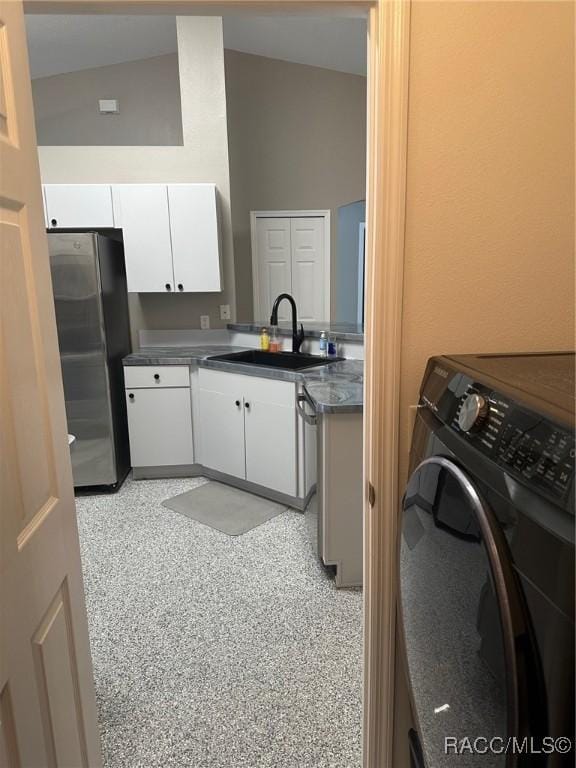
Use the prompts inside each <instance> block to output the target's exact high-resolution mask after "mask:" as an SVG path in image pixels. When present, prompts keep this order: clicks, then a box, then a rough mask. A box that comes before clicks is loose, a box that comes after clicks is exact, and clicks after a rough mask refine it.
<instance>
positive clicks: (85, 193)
mask: <svg viewBox="0 0 576 768" xmlns="http://www.w3.org/2000/svg"><path fill="white" fill-rule="evenodd" d="M44 196H45V199H46V215H47V219H48V226H49V227H50V228H51V229H56V228H57V229H76V228H77V229H111V228H112V227H114V212H113V208H112V189H111V187H110V185H109V184H45V185H44Z"/></svg>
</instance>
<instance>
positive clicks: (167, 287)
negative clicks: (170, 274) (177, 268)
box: [166, 283, 172, 291]
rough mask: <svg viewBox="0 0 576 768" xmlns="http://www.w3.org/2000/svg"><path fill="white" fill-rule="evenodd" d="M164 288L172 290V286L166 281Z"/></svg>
mask: <svg viewBox="0 0 576 768" xmlns="http://www.w3.org/2000/svg"><path fill="white" fill-rule="evenodd" d="M166 290H167V291H171V290H172V286H171V285H170V283H166Z"/></svg>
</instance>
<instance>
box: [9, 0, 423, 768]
mask: <svg viewBox="0 0 576 768" xmlns="http://www.w3.org/2000/svg"><path fill="white" fill-rule="evenodd" d="M24 5H25V10H26V12H27V13H64V14H70V13H97V12H100V13H106V12H108V13H111V12H112V13H113V12H117V13H125V14H128V13H156V14H166V13H169V14H173V15H185V14H186V12H188V13H189V14H194V13H196V15H215V16H222V15H223V14H225V13H226V12H227V11H230V9H232V8H233V9H234V12H235V13H259V12H260V11H262V10H265V11H266V12H267V13H274V12H277V13H287V12H292V13H306V12H311V13H313V14H318V13H326V14H327V15H336V14H342V15H350V12H351V11H352V13H358V12H361V13H366V12H367V14H368V82H367V109H368V115H367V168H366V177H367V178H366V181H367V189H366V192H367V194H366V292H365V301H366V304H365V339H364V346H365V368H364V521H365V523H364V638H365V639H364V718H363V747H364V748H363V765H364V768H385V767H387V766H390V765H393V746H394V745H393V735H394V709H395V707H394V672H395V637H396V601H397V588H398V584H397V578H396V570H397V552H396V540H397V529H398V515H399V501H400V494H399V483H398V467H399V423H400V363H401V343H402V296H403V272H404V234H405V233H404V226H405V209H406V162H407V138H408V84H409V54H410V11H411V0H277V1H276V2H275V1H274V0H25V3H24Z"/></svg>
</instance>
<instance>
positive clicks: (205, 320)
mask: <svg viewBox="0 0 576 768" xmlns="http://www.w3.org/2000/svg"><path fill="white" fill-rule="evenodd" d="M200 328H202V330H203V331H207V330H208V328H210V315H200Z"/></svg>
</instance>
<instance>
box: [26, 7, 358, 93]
mask: <svg viewBox="0 0 576 768" xmlns="http://www.w3.org/2000/svg"><path fill="white" fill-rule="evenodd" d="M26 26H27V32H28V49H29V55H30V67H31V72H32V77H33V78H36V77H47V76H48V75H55V74H60V73H63V72H74V71H76V70H80V69H90V68H92V67H102V66H106V65H107V64H118V63H120V62H124V61H135V60H137V59H146V58H151V57H153V56H161V55H162V54H166V53H173V52H175V51H176V49H177V46H176V20H175V18H174V16H116V15H99V16H91V15H82V16H65V15H30V16H27V17H26ZM223 26H224V46H225V47H226V48H231V49H233V50H237V51H243V52H245V53H253V54H256V55H258V56H268V57H270V58H275V59H282V60H285V61H293V62H297V63H299V64H310V65H312V66H317V67H325V68H326V69H334V70H338V71H341V72H350V73H353V74H359V75H364V74H366V21H365V19H363V18H341V17H327V16H324V17H322V18H320V17H313V16H306V17H303V16H278V15H274V16H247V15H232V16H225V17H224V25H223Z"/></svg>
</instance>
